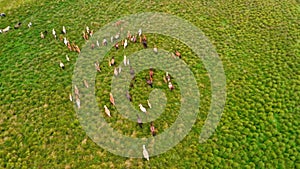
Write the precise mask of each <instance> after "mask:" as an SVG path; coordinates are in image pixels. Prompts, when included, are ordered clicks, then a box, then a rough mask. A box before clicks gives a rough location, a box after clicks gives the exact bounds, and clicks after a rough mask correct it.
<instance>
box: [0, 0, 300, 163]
mask: <svg viewBox="0 0 300 169" xmlns="http://www.w3.org/2000/svg"><path fill="white" fill-rule="evenodd" d="M0 10H1V11H0V13H2V12H4V13H6V17H0V29H4V28H5V27H7V26H11V27H12V29H11V30H10V31H9V32H7V33H2V34H0V168H30V169H33V168H65V169H70V168H158V169H160V168H300V153H299V152H300V139H299V135H300V113H299V112H300V104H299V103H300V59H299V58H300V31H299V30H300V23H299V17H300V4H299V1H295V0H284V1H276V0H265V1H258V0H254V1H251V0H236V1H233V0H213V1H205V0H197V1H188V0H182V1H179V0H150V1H136V2H133V1H126V0H124V1H116V2H112V1H108V0H101V1H96V0H82V1H78V2H77V1H68V0H53V1H46V0H39V1H37V0H28V1H21V0H20V1H13V2H12V1H6V0H2V1H1V0H0ZM138 12H165V13H168V14H172V15H176V16H179V17H181V18H183V19H185V20H188V21H189V22H191V23H192V24H194V25H195V26H197V27H198V28H199V29H201V30H202V31H203V32H204V34H205V35H206V36H207V37H208V38H209V40H210V41H211V42H212V44H213V45H214V46H215V47H216V51H217V52H218V54H219V57H220V58H221V60H222V62H223V66H224V71H225V74H226V92H227V98H226V106H225V108H224V112H223V115H222V118H221V121H220V123H219V125H218V127H217V130H216V131H215V133H214V134H213V135H212V136H211V137H210V139H209V140H207V141H206V142H205V143H202V144H199V135H200V133H201V127H202V126H203V124H204V122H205V119H206V116H207V112H208V110H209V106H210V100H211V89H210V85H211V83H210V79H209V76H208V74H207V71H206V69H205V67H204V65H203V63H202V62H201V60H200V59H199V58H198V57H197V56H195V54H194V53H193V52H192V50H191V49H189V48H188V47H187V46H186V45H185V44H183V43H181V42H179V41H177V40H176V39H172V38H170V37H165V36H157V35H154V34H147V38H148V46H149V47H150V48H152V47H153V46H154V45H157V47H158V48H163V49H165V50H169V51H170V52H173V51H174V50H179V51H180V52H181V54H182V60H183V61H184V62H186V64H187V65H188V66H189V68H190V70H191V71H192V72H193V73H194V75H195V77H196V79H197V83H198V88H199V91H200V94H201V99H200V100H201V104H200V107H199V112H200V113H199V114H198V119H197V120H196V123H195V125H194V126H193V128H192V129H191V131H190V133H189V134H188V135H187V136H186V137H185V138H184V139H183V140H182V141H181V142H180V143H179V144H178V145H176V146H175V147H173V148H172V149H171V150H169V151H167V152H166V153H164V154H161V155H158V156H155V157H151V158H150V161H146V160H145V159H135V158H125V157H120V156H117V155H114V154H112V153H110V152H108V151H106V150H105V149H103V148H101V147H99V146H98V145H97V144H95V143H94V142H93V141H92V140H91V139H90V138H89V137H88V136H87V134H86V133H85V131H84V130H83V129H82V127H81V126H80V122H79V120H78V118H77V115H76V112H75V110H74V103H72V102H70V100H69V93H71V92H72V76H73V70H74V67H75V63H76V59H77V58H78V54H77V53H76V52H70V51H69V50H68V48H67V47H65V45H64V44H63V42H61V41H60V40H55V39H53V37H52V35H51V30H52V29H53V28H55V29H56V32H57V34H58V35H60V30H61V29H62V26H65V27H66V29H67V35H66V36H67V37H68V39H69V40H70V41H71V42H74V43H76V44H77V45H78V46H79V47H80V48H82V47H83V46H84V44H85V43H86V42H85V40H84V39H83V38H82V31H84V29H85V27H86V26H89V27H90V29H93V30H94V31H97V30H98V29H100V28H101V27H102V26H104V25H106V24H107V23H109V22H112V21H116V20H117V19H118V18H120V17H124V16H126V15H129V14H133V13H138ZM17 22H22V23H23V24H22V26H21V27H20V28H19V29H16V30H15V29H13V26H14V25H15V24H16V23H17ZM29 22H32V27H31V28H28V27H27V24H28V23H29ZM45 30H47V31H48V35H46V37H45V39H41V38H40V32H44V31H45ZM99 41H100V42H101V40H99ZM142 49H143V47H142V45H140V44H139V43H137V44H130V45H129V46H128V50H127V53H126V54H127V55H130V54H131V53H134V52H136V51H138V50H142ZM66 55H68V56H69V58H70V62H67V61H66V59H65V56H66ZM112 56H115V58H116V63H117V64H121V61H122V59H123V51H122V50H119V51H115V50H114V49H112V50H111V52H109V54H108V55H107V56H106V57H107V58H105V59H104V60H105V61H107V60H108V59H109V58H111V57H112ZM60 60H61V61H62V62H63V63H64V64H65V69H64V70H61V69H60V67H59V61H60ZM101 69H102V71H101V73H98V74H97V77H96V96H97V101H98V104H99V108H100V110H101V112H99V113H103V115H104V110H103V105H104V104H106V105H109V106H108V107H109V109H110V110H111V113H112V115H113V117H112V118H108V117H106V116H105V115H104V116H105V119H106V120H107V122H108V123H110V124H111V126H112V127H113V128H114V129H116V130H117V131H119V132H120V133H122V134H124V135H127V136H131V137H139V138H141V137H151V134H150V130H149V127H148V126H147V125H148V124H144V125H145V127H144V128H143V129H140V128H139V127H138V126H137V124H136V123H134V122H131V121H128V120H126V119H125V118H122V117H121V115H118V112H117V111H116V109H115V108H114V107H112V106H111V105H110V104H109V92H110V90H111V89H110V85H111V77H112V76H113V68H111V67H109V66H108V64H107V62H103V63H101ZM164 74H165V72H163V71H155V75H154V77H155V81H154V88H158V89H161V90H162V91H164V92H165V94H166V97H167V98H168V103H167V104H166V108H165V110H164V112H163V113H162V114H161V116H160V117H159V118H158V119H157V120H156V121H154V123H155V127H156V128H157V129H158V134H159V133H161V132H163V131H164V130H165V129H167V128H168V127H170V126H171V125H172V123H173V122H174V121H175V120H176V117H177V115H178V113H177V112H178V110H179V108H180V90H179V89H178V88H177V84H176V82H174V85H175V90H174V92H170V91H169V89H168V87H167V85H166V84H164V81H163V79H162V78H160V77H163V75H164ZM147 75H148V71H143V72H141V73H139V74H138V75H136V81H135V82H134V86H135V87H134V88H132V89H130V94H131V95H132V97H133V103H132V104H133V105H134V106H135V108H136V109H138V104H139V103H142V104H143V105H146V104H147V102H146V99H147V98H148V96H149V93H150V92H151V91H152V90H153V89H152V88H150V87H149V86H147V84H146V83H145V80H144V77H145V76H147ZM82 85H83V84H82ZM141 151H142V149H141Z"/></svg>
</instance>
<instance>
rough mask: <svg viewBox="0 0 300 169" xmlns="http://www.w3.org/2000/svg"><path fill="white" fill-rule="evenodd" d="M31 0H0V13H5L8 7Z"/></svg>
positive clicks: (18, 5)
mask: <svg viewBox="0 0 300 169" xmlns="http://www.w3.org/2000/svg"><path fill="white" fill-rule="evenodd" d="M32 1H33V0H0V13H2V12H4V13H5V12H6V11H8V10H10V9H13V8H17V7H20V6H22V5H24V4H25V3H29V2H32Z"/></svg>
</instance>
